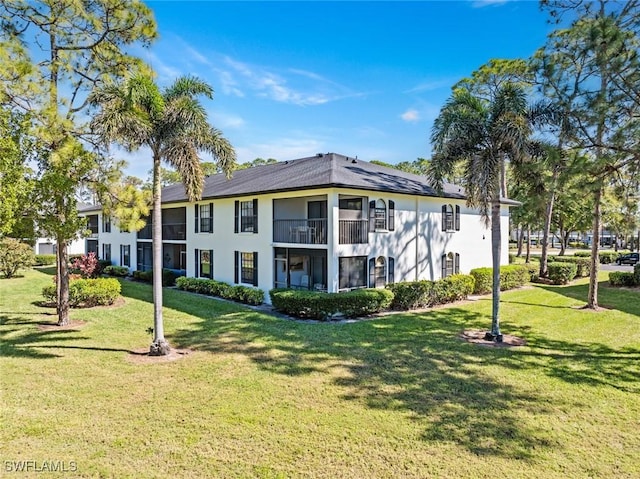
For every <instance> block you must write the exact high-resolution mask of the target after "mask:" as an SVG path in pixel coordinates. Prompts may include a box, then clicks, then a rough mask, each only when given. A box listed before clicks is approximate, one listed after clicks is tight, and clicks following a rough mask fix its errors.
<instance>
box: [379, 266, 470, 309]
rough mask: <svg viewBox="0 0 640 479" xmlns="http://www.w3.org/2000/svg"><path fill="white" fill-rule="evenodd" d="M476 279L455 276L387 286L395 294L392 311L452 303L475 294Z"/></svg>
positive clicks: (462, 275) (461, 275) (463, 275)
mask: <svg viewBox="0 0 640 479" xmlns="http://www.w3.org/2000/svg"><path fill="white" fill-rule="evenodd" d="M474 285H475V279H474V277H473V276H471V275H466V274H454V275H451V276H447V277H446V278H444V279H440V280H437V281H428V280H422V281H407V282H401V283H393V284H389V285H387V288H388V289H389V290H391V291H392V292H393V301H392V302H391V308H392V309H399V310H409V309H418V308H428V307H431V306H434V305H436V304H444V303H451V302H453V301H458V300H460V299H465V298H467V297H468V296H469V295H470V294H471V293H473V289H474Z"/></svg>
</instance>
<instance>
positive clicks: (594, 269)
mask: <svg viewBox="0 0 640 479" xmlns="http://www.w3.org/2000/svg"><path fill="white" fill-rule="evenodd" d="M594 197H595V206H594V209H593V242H592V244H591V274H590V276H589V296H588V298H587V308H590V309H598V270H599V268H600V258H599V253H600V202H601V200H602V186H601V185H600V184H599V185H598V186H597V188H596V191H595V193H594Z"/></svg>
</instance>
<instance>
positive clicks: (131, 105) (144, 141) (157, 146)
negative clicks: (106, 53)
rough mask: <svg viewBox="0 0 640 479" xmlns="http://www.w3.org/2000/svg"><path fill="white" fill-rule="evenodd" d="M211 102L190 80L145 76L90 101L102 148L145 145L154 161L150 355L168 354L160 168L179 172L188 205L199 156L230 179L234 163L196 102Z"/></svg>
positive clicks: (198, 190)
mask: <svg viewBox="0 0 640 479" xmlns="http://www.w3.org/2000/svg"><path fill="white" fill-rule="evenodd" d="M200 96H205V97H207V98H212V96H213V89H212V88H211V87H210V86H209V85H208V84H207V83H205V82H203V81H201V80H199V79H197V78H194V77H189V76H185V77H180V78H178V79H177V80H175V82H174V83H173V84H172V85H171V86H169V87H168V88H166V89H164V90H161V89H160V88H159V87H158V86H157V84H156V83H155V82H154V81H153V80H152V79H151V78H149V77H148V76H144V75H136V76H132V77H130V78H128V79H127V80H126V81H125V82H124V83H122V84H119V85H109V86H105V87H104V88H102V89H100V90H98V91H97V92H96V93H95V94H94V95H93V96H92V98H91V100H92V102H93V104H94V105H96V106H98V108H99V111H98V113H97V115H96V116H95V117H94V118H93V122H92V123H93V128H94V131H95V133H97V134H98V135H99V136H100V137H101V138H102V139H103V140H104V141H105V142H107V144H109V143H112V142H117V143H120V144H122V145H124V146H125V147H126V148H127V149H128V150H129V151H134V150H138V149H139V148H141V147H148V148H149V149H150V150H151V155H152V159H153V210H152V218H151V221H152V228H153V229H152V245H153V271H154V273H155V274H154V275H153V306H154V314H153V325H154V326H153V334H154V336H153V342H152V343H151V346H150V349H149V354H151V355H156V356H160V355H166V354H169V351H170V346H169V343H168V342H167V340H166V339H165V337H164V325H163V321H162V274H161V272H162V209H161V207H162V206H161V205H162V198H161V189H162V184H161V164H162V162H163V161H164V162H166V163H167V164H169V165H170V166H171V167H173V168H174V169H175V170H176V171H178V172H179V173H180V177H181V179H182V183H183V185H184V188H185V191H186V194H187V197H188V198H189V200H190V201H196V200H198V199H200V196H201V194H202V188H203V185H204V174H203V171H202V166H201V160H200V158H199V156H198V155H199V152H207V153H210V154H211V155H212V156H213V157H214V159H215V160H216V161H217V163H218V165H219V167H220V169H221V170H222V171H224V172H225V173H226V174H227V175H230V173H231V171H232V169H233V167H234V165H235V161H236V154H235V151H234V149H233V147H232V146H231V144H230V143H229V142H228V141H227V140H226V139H225V138H224V137H223V136H222V133H221V132H220V131H219V130H217V129H215V128H213V127H212V126H211V125H210V124H209V122H208V119H207V114H206V112H205V110H204V108H203V106H202V104H201V103H200V101H199V97H200Z"/></svg>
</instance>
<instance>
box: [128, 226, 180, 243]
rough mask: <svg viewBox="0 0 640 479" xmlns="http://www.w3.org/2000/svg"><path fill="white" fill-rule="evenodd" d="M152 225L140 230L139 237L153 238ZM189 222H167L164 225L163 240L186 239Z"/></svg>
mask: <svg viewBox="0 0 640 479" xmlns="http://www.w3.org/2000/svg"><path fill="white" fill-rule="evenodd" d="M151 230H152V225H151V224H150V223H147V225H146V226H145V227H144V228H142V229H141V230H140V231H138V239H151V238H152V236H151ZM186 239H187V224H186V223H165V224H163V225H162V240H163V241H167V240H186Z"/></svg>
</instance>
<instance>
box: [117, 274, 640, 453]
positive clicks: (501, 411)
mask: <svg viewBox="0 0 640 479" xmlns="http://www.w3.org/2000/svg"><path fill="white" fill-rule="evenodd" d="M580 287H581V286H578V287H577V288H576V293H575V294H581V293H580V289H579V288H580ZM127 289H128V288H127ZM133 289H134V290H135V291H134V292H133V295H134V296H137V297H139V298H141V299H142V298H147V297H148V294H149V295H150V288H148V290H149V292H148V294H147V293H145V292H143V291H142V290H140V289H139V288H133ZM543 289H546V288H543ZM552 290H553V292H557V291H556V289H555V288H553V289H552ZM128 294H132V292H131V291H129V292H128ZM165 307H167V308H174V309H177V310H179V311H182V312H185V313H188V314H191V315H194V316H196V317H197V318H198V321H196V322H195V323H190V324H189V326H186V327H183V328H178V329H177V330H176V331H173V332H171V334H169V335H168V338H169V340H170V342H171V343H172V344H174V345H175V346H176V347H180V348H188V349H196V350H200V351H207V352H210V353H212V354H226V355H242V356H244V357H246V358H248V359H250V360H251V361H253V362H254V363H255V364H256V365H257V366H258V367H259V368H261V369H264V370H266V371H269V372H272V373H274V374H279V375H286V376H295V377H301V376H305V375H309V374H312V373H314V374H321V375H322V374H326V375H327V376H328V379H327V380H328V381H331V382H333V383H334V384H335V385H337V386H339V387H340V388H342V390H343V394H342V397H343V398H344V400H346V401H359V402H362V403H363V404H366V406H367V407H369V408H372V409H381V410H400V411H407V412H409V413H410V415H411V417H413V419H414V420H416V421H419V422H420V424H421V425H423V427H424V431H423V434H422V438H423V440H425V441H452V442H454V443H456V444H458V445H460V446H462V447H464V448H466V449H467V450H469V451H471V452H473V453H475V454H478V455H487V456H502V457H506V458H514V459H525V460H526V459H532V458H533V457H534V456H535V455H537V454H540V452H541V451H544V450H545V449H554V450H557V449H559V448H560V449H561V448H562V447H563V444H561V443H558V441H557V440H554V439H553V438H552V437H553V434H552V432H550V431H547V430H545V429H544V424H546V422H547V421H546V419H544V417H545V416H548V415H553V414H554V412H553V410H556V409H557V408H581V407H585V406H584V405H583V404H581V403H580V398H579V397H576V398H575V399H570V400H569V399H567V400H565V401H566V402H565V403H564V404H562V403H561V402H562V401H561V400H560V399H558V398H557V396H555V395H554V396H553V398H552V397H551V396H552V395H551V394H548V395H547V394H545V393H544V392H540V391H539V390H536V391H535V392H534V393H528V392H526V391H525V390H524V389H523V388H516V387H514V386H511V385H509V384H507V382H506V381H504V380H501V378H500V377H495V376H493V375H492V374H495V372H494V373H491V372H490V371H495V369H491V368H493V366H494V365H496V366H498V367H503V368H506V369H505V370H506V371H508V370H509V369H513V370H523V369H525V370H527V369H529V370H532V371H535V372H536V373H537V374H540V373H541V372H542V373H543V374H546V375H548V376H549V377H552V378H557V379H560V380H562V381H565V382H567V383H570V384H579V385H587V386H605V387H612V388H616V389H622V390H625V391H634V390H636V388H637V383H638V382H637V374H638V365H637V364H638V363H639V361H638V359H639V358H640V352H639V351H637V350H633V349H629V348H626V349H620V350H616V349H613V348H609V347H607V346H604V345H593V344H575V343H572V342H564V341H558V340H552V339H549V338H547V337H545V336H544V335H542V334H536V333H535V332H534V331H532V330H531V329H529V328H526V327H518V326H517V325H515V326H514V327H510V329H511V332H513V333H514V334H518V335H519V336H521V337H524V338H525V339H526V340H527V343H528V346H527V347H525V348H512V349H507V348H481V347H478V346H476V345H472V344H468V343H466V342H464V341H461V340H459V339H458V335H459V334H460V332H462V331H464V330H466V329H469V328H474V327H476V328H477V327H487V325H488V324H489V323H490V318H489V317H487V316H486V315H482V314H479V313H475V312H473V311H470V310H467V309H462V308H459V307H455V306H454V307H449V308H446V309H438V310H433V311H429V312H426V313H420V314H417V313H404V314H397V315H392V316H388V317H384V318H379V319H375V320H367V321H359V322H354V323H309V322H307V323H305V322H300V321H287V320H282V319H277V318H275V317H273V316H270V315H267V314H265V313H262V312H259V311H253V310H249V309H247V308H244V307H242V306H239V305H234V304H230V303H225V302H220V301H216V300H215V299H212V298H207V297H202V296H196V295H192V294H190V293H185V292H182V291H175V290H166V293H165ZM541 307H542V308H543V307H544V306H543V305H542V306H541ZM505 374H508V372H506V373H505ZM551 408H553V410H552V409H551ZM523 414H524V416H523ZM523 417H527V418H529V419H526V420H524V419H523ZM536 418H538V419H541V418H542V419H541V420H537V419H536Z"/></svg>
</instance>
